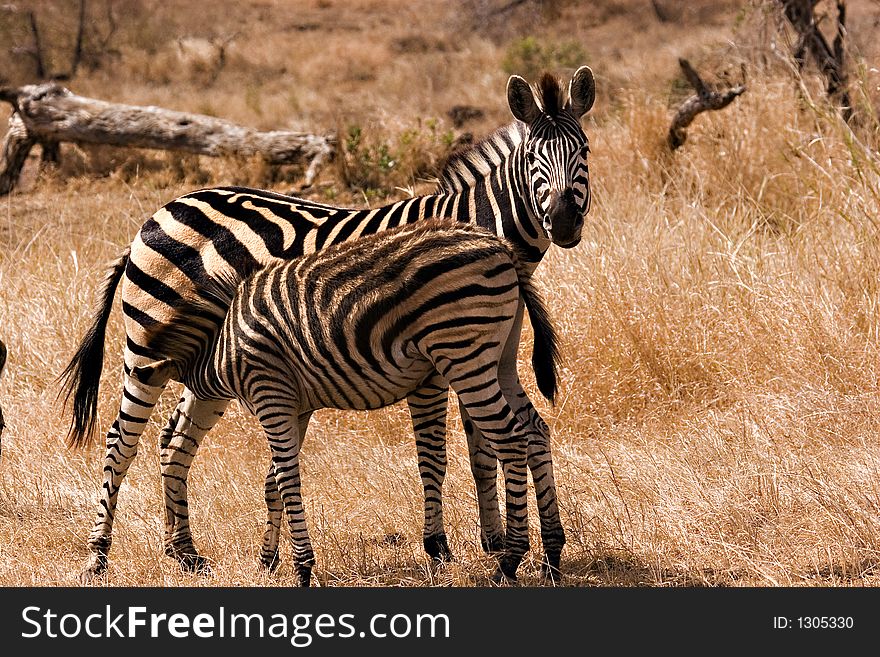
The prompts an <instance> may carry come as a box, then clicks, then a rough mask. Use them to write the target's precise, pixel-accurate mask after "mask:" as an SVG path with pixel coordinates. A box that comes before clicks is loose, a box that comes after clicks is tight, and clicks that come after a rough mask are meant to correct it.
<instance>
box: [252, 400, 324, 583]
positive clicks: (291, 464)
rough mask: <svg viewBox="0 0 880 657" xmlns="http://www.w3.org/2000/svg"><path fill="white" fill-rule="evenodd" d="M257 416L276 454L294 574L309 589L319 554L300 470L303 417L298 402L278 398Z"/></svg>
mask: <svg viewBox="0 0 880 657" xmlns="http://www.w3.org/2000/svg"><path fill="white" fill-rule="evenodd" d="M260 401H261V402H262V400H260ZM256 415H257V418H258V419H259V420H260V424H261V425H262V426H263V430H264V431H265V432H266V439H267V440H268V441H269V447H270V449H271V450H272V464H273V467H274V470H275V481H276V482H277V484H278V493H279V495H280V497H281V503H282V505H283V507H284V512H285V515H286V516H287V522H288V525H289V527H290V536H291V540H292V542H293V567H294V571H295V573H296V577H297V580H298V582H299V584H300V586H308V585H309V583H310V581H311V574H312V568H313V567H314V565H315V554H314V552H313V551H312V544H311V541H310V540H309V532H308V528H307V526H306V516H305V508H304V507H303V503H302V492H301V483H302V482H301V480H300V470H299V450H300V447H301V440H300V433H299V423H298V419H297V418H298V415H299V414H298V413H297V411H296V406H295V403H294V402H290V401H282V400H279V399H277V398H276V399H272V400H270V401H266V402H262V403H260V402H258V405H257V407H256Z"/></svg>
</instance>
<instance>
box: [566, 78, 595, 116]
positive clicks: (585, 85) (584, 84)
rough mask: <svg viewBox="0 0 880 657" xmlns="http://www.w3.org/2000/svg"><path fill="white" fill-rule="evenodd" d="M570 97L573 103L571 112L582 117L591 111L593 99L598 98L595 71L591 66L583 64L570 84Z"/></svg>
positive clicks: (570, 101)
mask: <svg viewBox="0 0 880 657" xmlns="http://www.w3.org/2000/svg"><path fill="white" fill-rule="evenodd" d="M568 97H569V103H570V104H571V112H572V114H574V115H575V116H576V117H577V118H581V117H582V116H583V115H584V114H586V113H587V112H589V111H590V108H591V107H592V106H593V101H595V100H596V81H595V80H594V79H593V71H592V70H591V69H590V67H589V66H581V67H580V68H579V69H578V70H577V71H575V72H574V75H573V76H571V82H569V84H568Z"/></svg>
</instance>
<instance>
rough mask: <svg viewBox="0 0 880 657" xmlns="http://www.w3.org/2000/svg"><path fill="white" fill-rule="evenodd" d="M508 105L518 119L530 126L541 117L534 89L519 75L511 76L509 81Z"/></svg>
mask: <svg viewBox="0 0 880 657" xmlns="http://www.w3.org/2000/svg"><path fill="white" fill-rule="evenodd" d="M507 104H508V105H509V106H510V111H511V112H512V113H513V115H514V116H515V117H516V118H518V119H519V120H520V121H522V122H523V123H526V124H529V125H531V124H532V123H533V122H534V120H535V119H537V118H538V117H539V116H540V115H541V108H540V107H538V103H537V101H535V94H534V93H533V92H532V88H531V87H530V86H529V83H528V82H526V81H525V80H524V79H523V78H521V77H520V76H518V75H511V76H510V79H509V80H508V81H507Z"/></svg>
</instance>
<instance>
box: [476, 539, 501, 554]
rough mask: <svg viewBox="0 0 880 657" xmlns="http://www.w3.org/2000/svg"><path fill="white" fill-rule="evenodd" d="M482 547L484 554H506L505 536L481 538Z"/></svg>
mask: <svg viewBox="0 0 880 657" xmlns="http://www.w3.org/2000/svg"><path fill="white" fill-rule="evenodd" d="M480 545H481V546H482V547H483V552H485V553H486V554H496V553H498V552H504V534H496V535H493V536H481V537H480Z"/></svg>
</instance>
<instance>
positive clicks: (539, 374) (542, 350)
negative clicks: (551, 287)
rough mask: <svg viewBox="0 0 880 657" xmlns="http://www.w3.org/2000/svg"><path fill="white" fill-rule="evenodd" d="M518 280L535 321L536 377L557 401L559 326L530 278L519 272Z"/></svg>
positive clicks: (542, 388) (534, 357)
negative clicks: (555, 324)
mask: <svg viewBox="0 0 880 657" xmlns="http://www.w3.org/2000/svg"><path fill="white" fill-rule="evenodd" d="M519 283H520V284H519V289H520V294H522V297H523V301H524V302H525V305H526V310H527V311H528V313H529V321H530V322H531V323H532V332H533V333H534V343H533V345H532V369H534V370H535V381H536V382H537V384H538V390H540V391H541V394H542V395H544V396H545V397H546V398H547V399H549V400H550V403H555V401H556V372H557V369H558V367H559V361H560V356H559V344H558V338H557V336H556V329H555V328H553V324H552V323H551V321H550V313H549V312H548V310H547V306H546V305H545V304H544V300H543V299H542V298H541V295H540V294H539V293H538V290H536V289H535V288H534V286H533V285H532V283H531V281H530V280H528V279H527V278H526V277H525V276H524V275H523V274H522V273H520V279H519Z"/></svg>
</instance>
